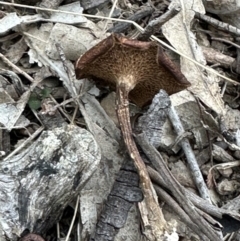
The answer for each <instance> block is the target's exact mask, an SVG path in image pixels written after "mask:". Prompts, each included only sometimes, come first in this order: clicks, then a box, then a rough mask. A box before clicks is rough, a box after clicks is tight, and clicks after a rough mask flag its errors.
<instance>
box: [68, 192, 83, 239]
mask: <svg viewBox="0 0 240 241" xmlns="http://www.w3.org/2000/svg"><path fill="white" fill-rule="evenodd" d="M79 199H80V197H79V195H78V196H77V201H76V205H75V208H74V214H73V218H72V221H71V224H70V227H69V230H68V233H67V237H66V239H65V241H68V239H69V237H70V234H71V232H72V228H73V224H74V221H75V219H76V216H77V212H78V205H79Z"/></svg>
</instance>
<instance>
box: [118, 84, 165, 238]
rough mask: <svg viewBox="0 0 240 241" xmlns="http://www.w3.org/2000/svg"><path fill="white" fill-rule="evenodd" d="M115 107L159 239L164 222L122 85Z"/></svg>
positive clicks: (126, 93) (149, 216)
mask: <svg viewBox="0 0 240 241" xmlns="http://www.w3.org/2000/svg"><path fill="white" fill-rule="evenodd" d="M116 105H117V116H118V120H119V124H120V127H121V131H122V135H123V139H124V142H125V144H126V147H127V150H128V152H129V155H130V156H131V158H132V160H133V161H134V164H135V166H136V169H137V171H138V174H139V178H140V187H141V189H142V192H143V196H144V199H145V202H146V205H147V209H148V210H147V211H148V219H149V222H150V224H151V225H152V226H153V225H154V226H155V227H152V230H155V232H154V235H156V236H158V237H159V234H160V233H162V232H163V230H164V229H165V227H166V221H165V219H164V217H163V214H162V211H161V209H160V207H159V204H158V201H157V198H156V195H154V189H153V186H152V183H151V180H150V178H149V175H148V172H147V168H146V166H145V164H144V162H143V160H142V158H141V156H140V154H139V152H138V149H137V146H136V143H135V141H134V139H133V136H132V128H131V124H130V116H129V102H128V91H127V88H126V86H125V85H124V84H121V85H118V86H117V96H116Z"/></svg>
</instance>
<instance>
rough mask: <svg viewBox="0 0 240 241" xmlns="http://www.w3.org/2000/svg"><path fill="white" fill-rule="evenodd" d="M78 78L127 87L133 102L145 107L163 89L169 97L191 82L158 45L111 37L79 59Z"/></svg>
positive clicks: (77, 63)
mask: <svg viewBox="0 0 240 241" xmlns="http://www.w3.org/2000/svg"><path fill="white" fill-rule="evenodd" d="M75 69H76V77H77V78H78V79H81V78H86V77H93V78H97V79H101V80H104V83H105V82H106V83H107V84H109V85H110V86H115V87H116V86H118V85H120V84H124V86H126V91H128V92H129V98H130V100H131V101H132V102H134V103H135V104H137V105H138V106H140V107H142V106H144V105H145V104H147V103H149V102H150V101H151V100H152V98H153V97H154V95H155V94H156V93H158V91H159V90H160V89H164V90H165V91H166V92H167V93H168V94H173V93H176V92H178V91H181V90H183V89H185V88H187V87H188V86H190V83H189V82H188V81H187V79H186V78H185V77H184V75H183V74H182V73H181V71H180V69H179V68H178V67H177V66H176V65H175V64H174V63H173V62H172V61H171V60H170V59H169V57H168V56H167V55H166V54H165V53H164V52H163V50H162V48H161V47H160V46H158V45H157V44H156V43H155V42H143V41H138V40H133V39H128V38H125V37H122V36H120V35H116V34H112V35H110V36H109V37H107V38H106V39H104V40H102V41H101V42H100V43H98V44H97V45H96V46H94V47H93V48H91V49H90V50H88V51H87V52H86V53H85V54H84V55H83V56H82V57H80V58H79V59H78V60H77V62H76V64H75Z"/></svg>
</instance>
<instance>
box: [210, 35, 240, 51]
mask: <svg viewBox="0 0 240 241" xmlns="http://www.w3.org/2000/svg"><path fill="white" fill-rule="evenodd" d="M211 39H212V40H217V41H221V42H225V43H228V44H231V45H232V46H234V47H236V48H238V49H240V46H239V45H238V44H235V43H233V42H232V41H230V40H227V39H223V38H215V37H211Z"/></svg>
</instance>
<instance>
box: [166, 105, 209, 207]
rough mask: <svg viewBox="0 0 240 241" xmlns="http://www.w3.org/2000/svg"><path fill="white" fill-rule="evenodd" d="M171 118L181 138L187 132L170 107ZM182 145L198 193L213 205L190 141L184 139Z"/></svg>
mask: <svg viewBox="0 0 240 241" xmlns="http://www.w3.org/2000/svg"><path fill="white" fill-rule="evenodd" d="M169 118H170V120H171V122H172V124H173V127H174V129H175V131H176V133H177V135H178V136H181V135H182V134H183V133H184V132H185V131H184V129H183V126H182V123H181V121H180V119H179V117H178V115H177V113H176V111H175V109H174V107H173V106H171V107H170V109H169ZM180 144H181V146H182V148H183V150H184V153H185V155H186V159H187V162H188V165H189V168H190V170H191V173H192V177H193V180H194V182H195V184H196V186H197V188H198V191H199V193H200V195H201V197H202V198H203V199H205V200H208V201H209V202H210V203H211V199H210V197H209V191H208V189H207V186H206V184H205V182H204V179H203V176H202V173H201V171H200V168H199V166H198V163H197V160H196V158H195V155H194V153H193V150H192V148H191V145H190V143H189V141H188V139H186V138H183V139H182V140H181V141H180Z"/></svg>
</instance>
